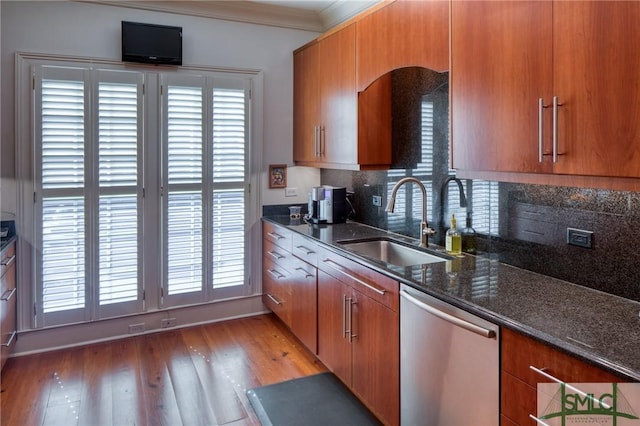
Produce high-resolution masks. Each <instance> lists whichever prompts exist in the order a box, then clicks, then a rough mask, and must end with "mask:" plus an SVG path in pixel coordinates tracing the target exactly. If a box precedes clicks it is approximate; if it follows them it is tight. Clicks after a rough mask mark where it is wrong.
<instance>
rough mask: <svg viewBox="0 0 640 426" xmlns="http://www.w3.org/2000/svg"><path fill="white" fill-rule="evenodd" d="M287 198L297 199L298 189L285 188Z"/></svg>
mask: <svg viewBox="0 0 640 426" xmlns="http://www.w3.org/2000/svg"><path fill="white" fill-rule="evenodd" d="M284 196H285V197H297V196H298V188H285V189H284Z"/></svg>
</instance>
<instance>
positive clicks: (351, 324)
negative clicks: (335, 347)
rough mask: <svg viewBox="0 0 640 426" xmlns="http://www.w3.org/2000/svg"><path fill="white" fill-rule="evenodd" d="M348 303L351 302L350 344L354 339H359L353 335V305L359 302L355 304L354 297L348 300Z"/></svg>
mask: <svg viewBox="0 0 640 426" xmlns="http://www.w3.org/2000/svg"><path fill="white" fill-rule="evenodd" d="M347 301H348V302H349V343H351V342H353V338H354V337H358V336H356V335H355V334H353V305H355V304H356V303H357V302H354V301H353V298H352V297H350V298H348V299H347Z"/></svg>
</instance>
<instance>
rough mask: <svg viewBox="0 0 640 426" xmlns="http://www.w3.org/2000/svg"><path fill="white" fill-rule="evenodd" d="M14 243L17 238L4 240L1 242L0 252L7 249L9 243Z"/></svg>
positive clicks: (15, 236)
mask: <svg viewBox="0 0 640 426" xmlns="http://www.w3.org/2000/svg"><path fill="white" fill-rule="evenodd" d="M14 241H18V236H17V235H14V236H12V237H10V238H7V239H5V240H2V243H1V244H0V252H4V250H5V249H6V248H7V247H9V246H10V245H11V243H13V242H14Z"/></svg>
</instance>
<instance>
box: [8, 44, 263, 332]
mask: <svg viewBox="0 0 640 426" xmlns="http://www.w3.org/2000/svg"><path fill="white" fill-rule="evenodd" d="M15 56H16V66H15V82H16V85H15V92H16V96H15V103H16V135H15V137H16V166H17V170H16V174H17V176H16V178H17V185H16V187H17V194H16V195H17V199H18V212H17V213H18V215H19V216H20V217H22V218H24V219H23V220H22V221H21V223H20V224H18V227H19V228H20V235H21V244H19V246H18V248H17V249H18V252H19V255H20V257H21V262H20V263H19V265H18V269H19V270H18V277H19V278H18V279H19V281H20V282H19V285H21V298H20V300H19V302H18V303H19V305H20V306H19V310H18V313H19V317H18V329H19V330H30V329H39V328H45V327H49V326H55V325H58V324H62V323H63V322H62V321H58V320H56V321H46V322H45V321H43V318H42V312H41V311H40V312H38V309H37V308H38V305H39V302H40V301H39V300H38V296H37V295H38V288H37V283H38V280H37V279H36V278H37V265H36V262H35V260H36V255H35V253H36V252H37V250H38V247H37V243H36V241H38V239H37V238H38V232H39V231H38V229H37V226H36V223H35V222H34V220H32V219H31V218H33V217H34V214H35V212H36V207H37V206H36V203H35V202H34V199H36V196H35V185H36V183H35V182H34V179H33V175H34V170H36V169H37V167H38V166H37V165H36V163H35V158H36V157H37V155H35V152H34V143H33V140H34V137H35V129H34V127H35V126H34V125H33V123H32V122H31V120H32V111H33V104H34V90H33V89H34V85H35V78H34V77H33V76H32V75H31V72H30V71H31V69H32V67H33V66H34V65H56V66H70V67H73V66H89V65H90V66H92V67H94V68H100V69H104V70H120V71H122V70H128V71H132V70H133V71H139V72H142V73H145V76H146V78H145V92H146V93H145V98H144V102H149V107H148V108H145V112H144V119H143V120H144V121H143V123H144V124H143V126H144V127H143V132H144V134H145V138H147V140H159V138H160V133H161V132H160V130H158V129H154V128H153V126H150V124H149V123H150V121H152V120H150V117H151V118H153V117H154V116H155V117H156V123H158V122H159V118H158V117H159V114H160V112H161V111H160V107H159V104H158V102H159V101H158V98H159V94H153V93H149V88H150V87H151V86H157V87H159V80H160V78H159V73H158V71H160V72H161V73H167V74H176V75H179V74H185V73H187V74H188V73H191V74H194V73H200V74H210V75H216V76H219V77H230V76H236V77H240V78H244V79H245V80H246V81H247V82H248V84H249V86H250V90H249V96H248V97H247V98H246V100H247V102H248V103H250V109H249V110H250V116H249V117H247V127H248V131H247V139H248V145H249V147H248V149H247V152H246V154H247V155H246V164H247V169H246V179H245V183H246V188H247V191H246V194H247V198H246V212H247V213H246V220H245V241H246V242H251V241H257V240H258V237H259V233H258V231H256V229H258V230H259V225H260V223H259V218H260V214H259V213H260V209H259V206H260V197H259V193H257V192H255V191H251V189H252V188H260V187H261V185H260V173H255V172H253V171H254V170H259V168H260V165H261V153H262V147H261V145H262V144H261V140H260V139H261V133H262V126H263V124H262V117H261V115H262V92H263V84H264V77H263V73H262V71H260V70H251V69H224V68H213V67H202V66H191V67H189V66H183V67H151V66H145V65H140V66H131V65H129V64H127V65H125V64H123V63H121V62H118V61H112V60H106V59H99V58H83V57H66V56H65V57H60V56H52V55H48V54H37V53H23V52H17V53H16V54H15ZM154 98H155V99H154ZM158 126H159V124H156V127H158ZM149 145H150V144H147V146H146V147H145V149H144V151H143V158H141V159H140V161H141V162H142V170H143V183H142V185H141V187H142V189H141V190H142V191H143V192H144V199H143V203H158V202H160V200H161V196H160V190H161V188H160V184H159V182H158V181H154V180H153V179H151V178H150V175H149V174H148V173H147V172H148V171H149V169H150V168H153V167H156V168H159V161H160V153H159V150H158V149H155V150H153V149H149ZM36 201H37V200H36ZM159 226H160V218H159V214H158V215H157V216H156V217H146V218H145V220H144V224H143V225H142V226H140V232H142V233H143V234H144V235H145V238H149V239H150V240H151V242H149V243H148V244H147V245H146V246H145V248H144V252H145V253H144V254H143V256H146V257H145V259H149V258H151V257H153V256H154V255H155V256H157V255H159V251H158V247H157V246H158V245H159V244H155V242H159V238H157V235H156V236H154V233H157V230H158V229H159ZM256 258H257V259H258V262H257V263H260V262H259V258H260V256H259V251H258V250H257V249H256V248H255V247H253V244H250V243H247V244H246V246H245V271H246V272H245V276H246V280H245V284H244V285H242V286H238V287H240V288H235V289H234V291H219V292H216V294H215V295H214V294H211V295H209V296H208V297H207V298H206V299H202V300H200V301H194V302H193V303H194V304H208V303H211V302H217V301H221V300H226V299H233V298H242V297H251V296H255V295H256V294H258V293H259V291H260V285H259V284H260V281H259V280H257V281H256V280H253V279H252V277H256V276H258V277H259V271H260V269H259V268H260V265H259V264H256V262H253V261H252V259H256ZM150 263H151V262H149V261H148V260H147V261H146V262H145V263H144V264H143V265H141V267H140V273H141V274H142V275H143V283H144V284H143V285H144V287H145V288H144V289H143V295H144V296H145V297H144V302H145V304H144V308H143V309H142V310H140V311H139V312H137V313H138V314H146V313H150V312H155V311H163V310H166V309H168V308H170V306H168V305H163V303H162V288H161V287H160V286H159V285H157V286H156V285H150V283H154V282H159V280H160V279H161V273H159V272H158V271H157V269H158V268H157V266H154V265H150ZM156 263H157V262H156ZM95 288H96V289H97V286H95ZM96 291H97V290H96ZM91 297H97V294H92V296H91ZM172 307H176V305H172ZM98 314H99V313H97V312H96V311H95V310H94V311H93V312H91V313H90V314H89V315H88V318H87V315H84V316H81V317H78V318H77V320H78V321H79V322H89V321H97V320H98V319H100V318H99V317H98ZM114 315H117V316H118V317H119V316H121V315H123V314H122V313H118V312H116V313H115V314H114ZM125 315H127V314H125ZM108 316H109V315H108V314H105V315H103V316H102V317H103V318H106V317H108ZM64 323H69V324H70V323H71V322H69V321H64Z"/></svg>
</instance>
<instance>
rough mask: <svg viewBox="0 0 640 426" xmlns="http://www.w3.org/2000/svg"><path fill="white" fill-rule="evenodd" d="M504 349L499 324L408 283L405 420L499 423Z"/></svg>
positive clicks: (403, 337)
mask: <svg viewBox="0 0 640 426" xmlns="http://www.w3.org/2000/svg"><path fill="white" fill-rule="evenodd" d="M499 347H500V345H499V328H498V326H496V325H495V324H492V323H490V322H488V321H485V320H483V319H481V318H478V317H476V316H474V315H471V314H469V313H468V312H466V311H463V310H461V309H458V308H456V307H454V306H452V305H450V304H448V303H445V302H443V301H441V300H439V299H436V298H434V297H431V296H429V295H427V294H425V293H423V292H421V291H418V290H415V289H413V288H411V287H409V286H407V285H404V284H403V285H402V287H401V291H400V392H401V393H400V421H401V424H403V425H412V426H413V425H428V426H464V425H470V426H496V425H498V424H499V423H500V420H499V415H500V413H499V411H500V402H499V401H500V394H499V392H500V386H499V381H500V379H499V374H500V370H499V369H500V364H499Z"/></svg>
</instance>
